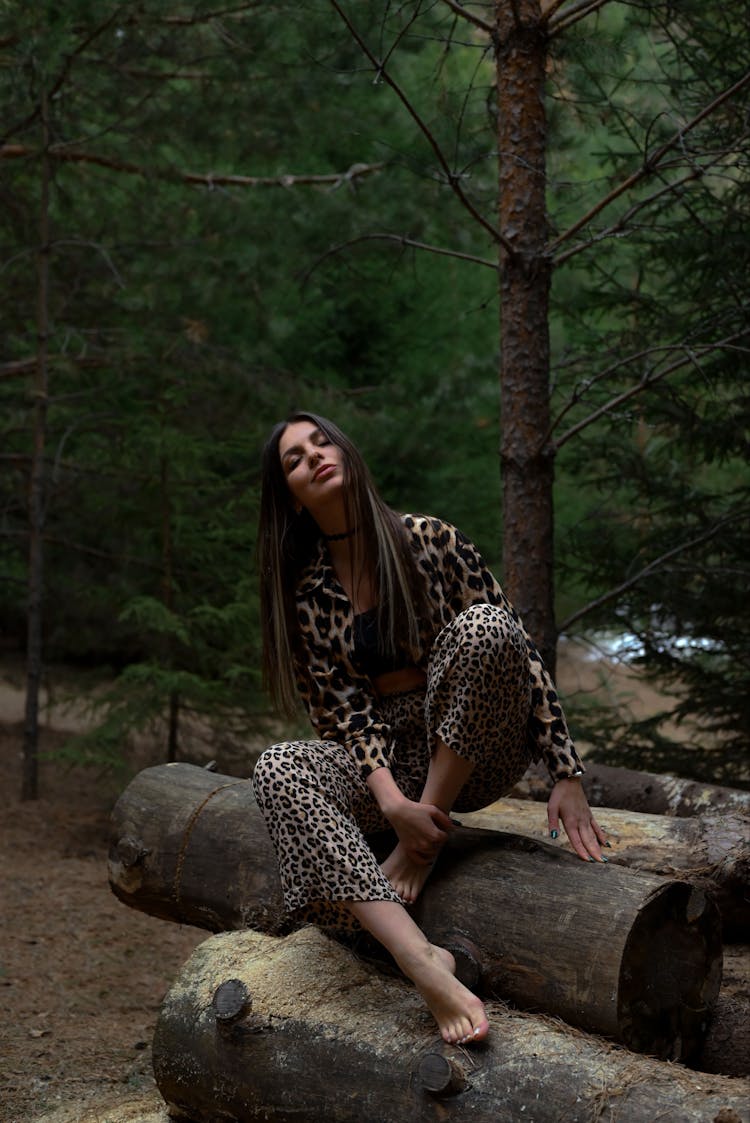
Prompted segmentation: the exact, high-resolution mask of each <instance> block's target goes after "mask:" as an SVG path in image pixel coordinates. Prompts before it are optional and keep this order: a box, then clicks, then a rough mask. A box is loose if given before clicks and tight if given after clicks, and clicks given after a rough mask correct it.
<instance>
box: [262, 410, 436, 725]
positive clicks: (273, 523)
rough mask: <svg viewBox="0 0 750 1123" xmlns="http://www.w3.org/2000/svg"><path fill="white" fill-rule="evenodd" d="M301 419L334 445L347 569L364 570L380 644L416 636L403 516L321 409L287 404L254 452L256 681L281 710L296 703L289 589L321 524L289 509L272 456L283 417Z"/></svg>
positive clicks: (419, 593) (418, 590)
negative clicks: (259, 634)
mask: <svg viewBox="0 0 750 1123" xmlns="http://www.w3.org/2000/svg"><path fill="white" fill-rule="evenodd" d="M297 421H309V422H310V423H311V424H312V425H315V426H316V427H317V428H318V429H320V431H321V433H323V435H324V436H325V437H326V438H327V439H328V440H329V441H330V442H331V443H332V444H334V445H336V446H337V447H338V448H339V449H341V452H342V454H343V455H342V460H343V466H344V505H345V512H346V519H347V526H350V527H356V528H357V533H356V534H355V535H354V536H353V537H352V538H351V540H350V550H351V563H352V573H359V574H360V575H365V574H369V575H371V576H372V579H373V582H374V585H375V588H376V590H377V597H378V603H377V612H378V634H379V637H380V640H379V642H380V645H381V647H382V649H383V651H384V652H386V653H388V654H394V655H395V654H396V653H397V652H398V651H399V650H407V651H413V650H414V649H416V648H417V647H418V643H419V617H420V615H421V613H422V610H423V599H424V592H423V588H424V586H423V582H421V581H420V579H419V574H418V572H417V567H416V564H415V561H414V557H413V554H412V551H411V549H410V547H409V542H408V539H407V537H406V533H405V531H404V527H403V523H402V522H401V519H400V517H399V516H398V514H397V513H396V512H395V511H393V510H392V509H391V508H390V507H389V506H388V504H387V503H385V502H384V501H383V499H381V497H380V495H379V494H378V491H377V488H376V487H375V484H374V483H373V480H372V477H371V475H370V472H369V469H368V467H367V465H366V464H365V462H364V460H363V458H362V455H361V453H360V452H359V450H358V449H357V447H356V445H354V444H353V443H352V442H351V441H350V440H349V438H348V437H347V436H346V435H345V434H344V433H343V432H342V431H341V429H339V428H338V426H337V425H334V423H333V422H332V421H329V420H328V419H327V418H325V417H320V416H319V415H318V414H315V413H308V412H295V413H293V414H291V416H290V417H288V418H287V420H286V421H281V422H279V423H278V424H277V425H275V426H274V428H273V430H272V432H271V435H270V436H269V438H268V440H267V441H266V445H265V448H264V449H263V458H262V468H261V470H262V486H261V500H260V519H259V523H258V547H257V549H258V569H259V571H260V607H261V624H262V630H263V683H264V686H265V687H266V689H267V690H268V691H269V693H270V695H271V698H272V700H273V702H274V703H275V705H276V706H277V707H278V708H279V709H281V710H282V711H283V712H285V713H287V714H291V713H293V712H294V711H295V709H296V705H297V679H296V668H295V660H296V659H298V658H299V650H300V643H299V626H298V622H297V607H296V599H295V590H296V586H297V582H298V580H299V577H300V574H301V572H302V570H303V569H304V567H305V566H306V565H307V564H308V562H309V561H310V560H311V559H312V558H313V557H314V556H315V553H316V551H317V549H318V545H319V542H320V539H321V532H320V529H319V528H318V525H317V523H316V522H315V520H314V519H313V518H312V517H311V516H310V515H309V514H308V512H307V511H306V510H304V509H303V510H302V511H301V512H300V513H299V514H297V513H296V511H295V510H294V506H293V501H292V495H291V492H290V491H289V486H288V484H287V480H286V475H285V473H284V470H283V468H282V465H281V458H280V456H279V441H280V440H281V437H282V434H283V433H284V430H285V429H286V427H287V425H291V424H293V423H294V422H297Z"/></svg>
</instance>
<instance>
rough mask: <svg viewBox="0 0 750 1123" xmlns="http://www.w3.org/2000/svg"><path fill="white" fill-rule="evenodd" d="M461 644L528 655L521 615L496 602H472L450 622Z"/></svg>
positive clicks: (491, 650)
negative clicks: (519, 618)
mask: <svg viewBox="0 0 750 1123" xmlns="http://www.w3.org/2000/svg"><path fill="white" fill-rule="evenodd" d="M448 627H449V628H452V629H453V630H454V633H455V640H456V641H457V642H458V643H459V644H460V645H462V646H463V645H466V646H468V647H470V648H472V649H476V648H478V647H479V648H481V650H482V651H484V652H485V653H486V654H488V655H489V654H494V655H496V656H497V655H501V654H502V653H503V652H508V651H512V652H515V653H517V654H519V655H523V656H524V657H526V656H527V646H526V640H525V636H524V633H523V630H522V628H521V624H520V621H519V620H518V617H517V616H516V615H515V613H514V612H513V611H512V610H509V609H508V608H505V607H504V606H502V605H496V604H472V605H470V607H469V608H466V609H464V611H463V612H461V613H459V615H458V616H457V617H456V618H455V619H454V620H453V621H452V622H451V624H449V625H448Z"/></svg>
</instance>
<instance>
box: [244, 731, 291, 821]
mask: <svg viewBox="0 0 750 1123" xmlns="http://www.w3.org/2000/svg"><path fill="white" fill-rule="evenodd" d="M297 755H298V754H297V751H296V746H295V745H294V743H293V742H288V741H284V742H281V743H280V744H278V745H271V747H270V748H268V749H265V750H264V751H263V752H262V753H261V754H260V756H259V757H258V760H257V762H256V764H255V769H254V771H253V790H254V792H255V798H256V800H257V801H258V805H259V807H261V808H263V807H265V806H268V805H269V804H270V803H273V802H275V801H276V800H278V799H279V798H280V797H283V794H284V792H285V790H286V788H287V787H288V783H289V780H290V779H291V777H293V776H294V774H295V772H296V771H297V762H296V759H295V758H296V756H297Z"/></svg>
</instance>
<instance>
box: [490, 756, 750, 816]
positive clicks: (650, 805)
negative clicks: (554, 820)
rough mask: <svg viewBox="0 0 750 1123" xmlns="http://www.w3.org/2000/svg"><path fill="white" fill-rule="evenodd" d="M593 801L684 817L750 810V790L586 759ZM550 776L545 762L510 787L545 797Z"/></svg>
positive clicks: (525, 795) (518, 793) (521, 795)
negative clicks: (705, 813) (615, 766)
mask: <svg viewBox="0 0 750 1123" xmlns="http://www.w3.org/2000/svg"><path fill="white" fill-rule="evenodd" d="M581 782H582V784H583V790H584V791H585V792H586V798H587V799H588V801H589V803H590V804H591V806H592V807H619V808H621V809H622V810H623V811H643V812H645V813H646V814H650V815H674V816H677V817H678V818H684V817H688V816H691V815H700V814H703V813H704V812H710V813H714V814H724V813H726V812H728V813H730V814H736V815H750V792H749V791H744V790H742V789H740V788H728V787H723V786H721V785H719V784H705V783H703V782H702V781H700V780H686V779H685V778H684V777H682V776H674V775H672V774H670V773H664V774H663V775H658V774H656V773H654V772H639V771H636V770H635V769H632V768H614V767H612V766H611V765H608V764H597V763H596V762H589V761H587V762H586V773H585V775H584V777H583V780H582V781H581ZM551 789H552V781H551V780H550V778H549V775H548V774H547V771H546V769H544V768H543V766H542V765H536V766H532V767H531V768H530V769H529V770H528V772H527V773H526V775H525V776H524V778H523V780H522V781H521V782H520V783H519V784H517V785H516V787H515V788H514V789H513V792H512V793H511V794H512V795H513V796H514V797H515V798H518V799H535V800H546V799H547V798H548V796H549V793H550V791H551Z"/></svg>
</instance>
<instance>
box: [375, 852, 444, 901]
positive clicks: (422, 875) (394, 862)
mask: <svg viewBox="0 0 750 1123" xmlns="http://www.w3.org/2000/svg"><path fill="white" fill-rule="evenodd" d="M434 864H435V863H434V862H427V863H425V865H418V864H417V863H416V862H412V861H411V859H410V858H409V857H408V856H407V855H406V853H405V852H404V850H403V847H402V846H401V843H400V842H399V843H397V845H396V849H395V850H394V851H393V853H391V854H389V855H388V857H387V858H386V860H385V861H384V862H383V864H382V866H381V869H382V871H383V873H384V874H385V876H386V877H387V878H388V880H389V881H390V883H391V885H392V886H393V888H394V889H395V890H396V892H397V893H398V895H399V897H400V898H401V900H402V901H405V902H406V904H407V905H413V904H414V902H415V901H416V899H417V897H418V896H419V894H420V893H421V892H422V888H423V886H424V883H425V881H427V878H428V877H429V876H430V874H431V873H432V867H433V866H434Z"/></svg>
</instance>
